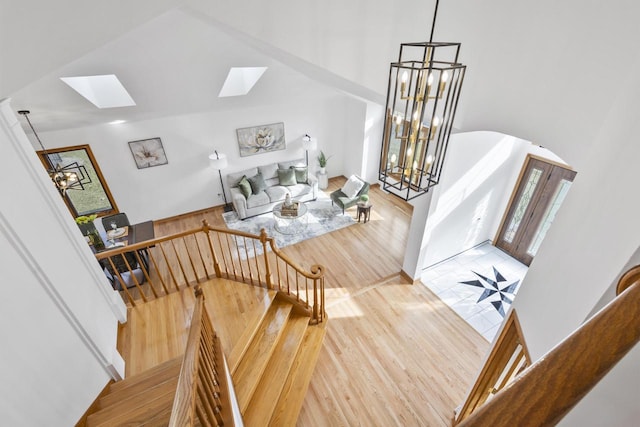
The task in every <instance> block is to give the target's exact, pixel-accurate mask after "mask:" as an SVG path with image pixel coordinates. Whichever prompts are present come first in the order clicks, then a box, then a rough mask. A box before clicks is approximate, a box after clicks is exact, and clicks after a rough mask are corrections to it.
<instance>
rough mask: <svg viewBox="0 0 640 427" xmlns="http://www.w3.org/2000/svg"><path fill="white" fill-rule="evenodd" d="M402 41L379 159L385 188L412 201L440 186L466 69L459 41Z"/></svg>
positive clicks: (394, 66) (391, 81)
mask: <svg viewBox="0 0 640 427" xmlns="http://www.w3.org/2000/svg"><path fill="white" fill-rule="evenodd" d="M437 13H438V0H436V5H435V11H434V13H433V24H432V26H431V35H430V37H429V41H428V42H420V43H402V44H400V55H399V57H398V62H393V63H391V69H390V71H389V86H388V88H387V102H386V112H385V121H384V133H383V138H382V151H381V155H380V181H382V183H383V189H384V190H386V191H388V192H390V193H392V194H394V195H396V196H398V197H400V198H402V199H404V200H411V199H413V198H415V197H418V196H420V195H423V194H426V193H427V192H428V191H429V189H430V188H431V187H433V186H435V185H437V184H438V182H439V181H440V174H441V173H442V166H443V163H444V160H445V155H446V152H447V145H448V143H449V136H450V134H451V129H452V127H453V120H454V117H455V114H456V107H457V105H458V100H459V98H460V90H461V89H462V81H463V80H464V74H465V70H466V66H465V65H462V64H461V63H459V62H458V54H459V52H460V43H441V42H434V41H433V31H434V28H435V23H436V16H437Z"/></svg>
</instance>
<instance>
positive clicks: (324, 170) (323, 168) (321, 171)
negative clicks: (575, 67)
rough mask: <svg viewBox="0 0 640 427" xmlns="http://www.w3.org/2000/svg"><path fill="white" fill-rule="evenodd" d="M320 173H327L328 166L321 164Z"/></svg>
mask: <svg viewBox="0 0 640 427" xmlns="http://www.w3.org/2000/svg"><path fill="white" fill-rule="evenodd" d="M320 173H321V174H322V175H324V174H326V173H327V168H326V167H323V166H320Z"/></svg>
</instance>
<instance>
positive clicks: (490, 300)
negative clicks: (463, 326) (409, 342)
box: [420, 241, 527, 342]
mask: <svg viewBox="0 0 640 427" xmlns="http://www.w3.org/2000/svg"><path fill="white" fill-rule="evenodd" d="M526 274H527V266H526V265H524V264H522V263H521V262H519V261H517V260H515V259H514V258H511V257H510V256H509V255H507V254H506V253H504V252H502V251H501V250H500V249H498V248H496V247H494V246H493V245H491V242H488V241H487V242H484V243H481V244H480V245H478V246H475V247H473V248H471V249H468V250H466V251H464V252H462V253H460V254H458V255H456V256H454V257H451V258H449V259H446V260H444V261H442V262H439V263H437V264H435V265H433V266H431V267H428V268H426V269H424V270H423V271H422V274H421V276H420V281H421V282H422V283H423V284H424V285H425V286H427V287H428V288H429V289H430V290H431V291H433V292H434V293H435V294H436V295H438V297H439V298H440V299H441V300H442V301H444V302H445V303H446V304H447V305H448V306H449V307H451V308H452V309H453V310H454V311H455V312H456V313H457V314H458V315H459V316H460V317H462V318H463V319H464V320H465V321H466V322H467V323H469V324H470V325H471V326H472V327H473V328H474V329H475V330H476V331H478V332H479V333H480V334H482V336H483V337H485V339H486V340H487V341H489V342H491V341H493V338H494V337H495V335H496V333H497V332H498V328H499V327H500V324H501V323H502V320H503V319H504V315H505V313H507V312H508V310H509V307H511V303H512V302H513V299H514V298H515V296H516V293H517V292H518V288H519V287H520V283H521V282H522V279H523V278H524V276H525V275H526Z"/></svg>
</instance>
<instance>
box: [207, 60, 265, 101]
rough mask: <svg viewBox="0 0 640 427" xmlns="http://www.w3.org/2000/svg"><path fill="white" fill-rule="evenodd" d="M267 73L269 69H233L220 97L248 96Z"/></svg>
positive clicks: (228, 75)
mask: <svg viewBox="0 0 640 427" xmlns="http://www.w3.org/2000/svg"><path fill="white" fill-rule="evenodd" d="M265 71H267V67H233V68H231V69H230V70H229V74H227V79H226V80H225V81H224V85H222V89H221V90H220V93H219V94H218V97H220V98H224V97H226V96H238V95H246V94H247V93H249V91H250V90H251V88H252V87H253V86H254V85H255V84H256V82H257V81H258V79H260V77H262V74H264V72H265Z"/></svg>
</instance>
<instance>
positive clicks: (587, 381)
mask: <svg viewBox="0 0 640 427" xmlns="http://www.w3.org/2000/svg"><path fill="white" fill-rule="evenodd" d="M634 268H637V267H634ZM623 277H624V276H623ZM630 277H631V278H630V280H632V282H631V284H629V283H625V286H624V287H625V288H626V290H625V291H624V292H622V293H621V294H620V295H619V296H618V297H616V298H615V299H614V300H613V301H611V302H610V303H609V304H607V306H606V307H604V308H603V309H602V310H600V311H599V312H598V313H597V314H596V315H594V316H593V317H592V318H591V319H589V320H588V321H586V322H585V323H584V324H583V325H582V326H581V327H580V328H579V329H578V330H576V331H575V332H574V333H572V334H571V335H569V336H568V337H567V338H566V339H565V340H564V341H562V342H561V343H560V344H559V345H558V346H556V347H555V348H554V349H552V350H551V351H550V352H549V353H547V354H546V355H544V356H542V357H541V358H540V359H539V360H538V361H537V362H535V363H534V364H533V365H531V367H530V368H528V369H527V370H525V371H524V372H523V373H522V374H521V375H520V376H519V377H517V378H516V379H515V380H514V381H513V382H512V383H511V384H510V385H509V386H508V387H506V388H505V389H504V390H502V391H501V392H499V393H497V394H496V395H495V396H494V397H493V399H491V400H490V401H489V402H487V403H486V404H485V405H484V406H482V407H481V408H479V409H478V410H477V411H476V412H474V413H473V414H472V415H471V416H470V417H469V418H467V419H466V420H465V421H463V422H462V423H461V424H459V426H461V427H471V426H482V427H484V426H494V427H499V426H548V425H555V424H557V423H558V422H559V421H560V420H561V419H562V418H563V417H564V416H565V415H566V414H567V413H568V412H569V411H570V410H571V409H572V408H573V407H574V406H575V405H576V404H577V403H578V402H579V401H580V399H582V398H583V397H584V396H585V395H586V394H587V393H588V392H589V391H590V390H591V389H592V388H593V387H594V386H595V385H596V384H597V383H598V381H600V380H601V379H602V378H603V377H604V376H605V375H606V374H607V372H609V371H610V370H611V369H612V368H613V367H614V366H615V365H616V363H618V362H619V361H620V360H621V359H622V358H623V357H624V356H625V354H627V352H629V351H630V350H631V349H632V348H633V346H634V345H635V344H636V343H637V342H638V341H639V340H640V316H638V313H640V286H639V283H640V277H638V276H637V275H630Z"/></svg>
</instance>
